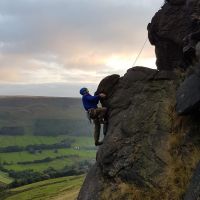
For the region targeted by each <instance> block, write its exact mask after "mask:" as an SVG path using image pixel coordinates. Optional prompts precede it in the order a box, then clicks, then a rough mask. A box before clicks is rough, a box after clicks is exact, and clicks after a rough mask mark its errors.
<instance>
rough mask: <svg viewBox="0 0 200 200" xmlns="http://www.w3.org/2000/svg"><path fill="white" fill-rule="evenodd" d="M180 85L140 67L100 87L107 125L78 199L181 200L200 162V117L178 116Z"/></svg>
mask: <svg viewBox="0 0 200 200" xmlns="http://www.w3.org/2000/svg"><path fill="white" fill-rule="evenodd" d="M111 85H112V87H110V86H111ZM178 85H179V77H178V76H177V75H176V74H175V73H174V72H166V71H160V72H159V71H157V70H152V69H148V68H141V67H135V68H132V69H130V70H128V72H127V73H126V74H125V75H124V77H121V78H119V77H118V76H116V75H114V76H110V77H107V78H106V79H104V80H103V81H102V82H101V83H100V85H99V88H98V90H97V91H98V92H105V91H106V93H108V94H111V95H108V98H107V100H105V101H104V102H102V103H103V104H104V105H106V106H107V107H108V108H109V127H108V132H107V135H106V138H105V140H104V144H103V145H102V146H101V147H100V148H99V150H98V153H97V161H96V164H95V166H93V168H92V169H91V170H90V172H89V173H88V175H87V177H86V180H85V182H84V184H83V187H82V189H81V191H80V194H79V197H78V200H104V199H105V200H106V199H114V200H115V199H116V200H120V199H121V200H122V199H127V200H128V199H130V200H132V199H152V200H153V199H162V200H165V199H166V200H178V199H182V198H183V197H184V195H185V193H186V191H187V188H188V187H189V184H190V180H191V177H192V175H193V173H194V169H195V168H196V167H197V164H198V162H199V160H200V152H199V151H198V149H199V147H200V134H199V130H200V125H199V124H200V119H199V117H198V116H195V117H194V116H188V117H181V116H177V115H176V113H175V98H176V89H177V86H178ZM194 187H195V186H194Z"/></svg>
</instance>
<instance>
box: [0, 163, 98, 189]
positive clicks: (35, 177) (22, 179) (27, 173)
mask: <svg viewBox="0 0 200 200" xmlns="http://www.w3.org/2000/svg"><path fill="white" fill-rule="evenodd" d="M93 163H94V162H93V161H88V160H85V161H81V162H78V163H76V164H75V165H73V166H65V167H64V168H63V169H61V170H56V169H54V168H52V167H51V168H48V169H46V170H44V171H43V172H36V171H33V170H24V171H14V170H7V169H5V168H4V167H3V166H2V165H0V170H1V171H4V172H6V173H8V174H9V176H10V177H12V178H14V179H15V180H14V182H12V183H11V184H10V185H9V187H10V188H13V187H19V186H22V185H26V184H30V183H34V182H38V181H42V180H47V179H51V178H58V177H64V176H75V175H81V174H85V173H86V172H88V170H89V168H90V167H91V166H92V165H93Z"/></svg>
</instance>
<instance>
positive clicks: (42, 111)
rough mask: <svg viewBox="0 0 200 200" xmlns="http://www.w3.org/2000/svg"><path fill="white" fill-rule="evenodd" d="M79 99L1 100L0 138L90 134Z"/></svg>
mask: <svg viewBox="0 0 200 200" xmlns="http://www.w3.org/2000/svg"><path fill="white" fill-rule="evenodd" d="M90 131H91V128H90V126H88V120H87V118H86V114H85V111H84V109H83V108H82V102H81V99H80V98H63V97H62V98H59V97H26V96H12V97H5V96H1V97H0V135H24V134H34V135H51V136H53V135H89V134H91V133H90Z"/></svg>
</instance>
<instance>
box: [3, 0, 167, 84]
mask: <svg viewBox="0 0 200 200" xmlns="http://www.w3.org/2000/svg"><path fill="white" fill-rule="evenodd" d="M162 3H163V1H162V0H140V1H137V0H136V1H133V0H123V1H120V0H95V1H94V0H56V1H55V0H43V1H40V0H15V1H12V0H1V1H0V73H1V74H2V75H0V76H2V79H1V80H0V82H16V83H29V84H31V83H36V82H37V83H54V82H59V81H60V82H66V83H69V82H70V83H75V82H76V81H79V82H80V80H81V81H84V80H85V82H86V83H88V82H91V83H93V82H95V81H96V84H97V83H98V82H97V81H99V80H100V79H101V78H102V77H103V76H105V75H108V74H109V70H110V73H112V72H114V73H121V74H122V73H123V71H124V72H125V71H126V69H127V68H128V64H127V63H133V61H134V59H135V57H136V56H137V53H138V52H139V50H140V48H141V46H142V44H143V42H144V40H145V38H146V37H147V31H146V26H147V24H148V22H150V20H151V17H152V16H153V14H154V13H155V11H156V10H158V8H159V7H160V6H161V4H162ZM153 51H154V49H153V48H152V47H151V46H150V45H149V44H148V45H147V46H146V47H145V49H144V52H143V53H142V55H141V58H140V60H139V62H138V63H139V64H140V63H141V64H142V63H147V64H148V63H149V62H148V61H149V60H153V57H154V52H153ZM113 57H114V58H116V61H115V62H112V63H117V62H118V64H116V65H119V64H120V63H121V64H122V65H123V66H122V67H121V68H120V67H119V66H108V63H109V61H110V60H111V59H112V58H113ZM126 60H127V61H126ZM130 60H131V61H130ZM141 61H142V62H141ZM149 65H150V66H152V62H150V64H149ZM130 67H131V66H130ZM85 72H87V74H88V76H87V79H86V78H85V75H84V74H85ZM3 74H5V76H4V75H3Z"/></svg>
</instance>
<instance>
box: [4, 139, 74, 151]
mask: <svg viewBox="0 0 200 200" xmlns="http://www.w3.org/2000/svg"><path fill="white" fill-rule="evenodd" d="M74 142H75V140H74V139H69V140H65V141H61V142H60V143H55V144H34V145H28V146H25V147H23V146H17V145H14V146H7V147H0V153H11V152H21V151H28V152H29V153H35V152H36V151H39V150H51V149H62V148H70V147H71V145H72V144H73V143H74Z"/></svg>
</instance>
